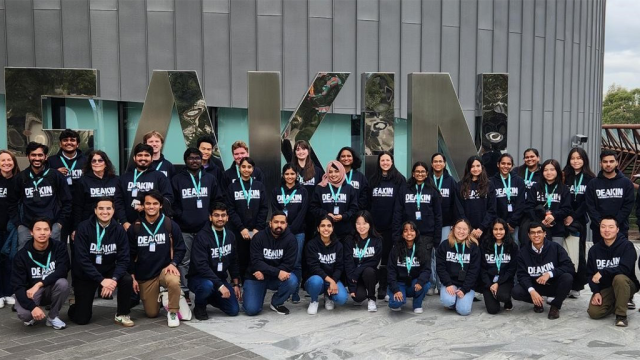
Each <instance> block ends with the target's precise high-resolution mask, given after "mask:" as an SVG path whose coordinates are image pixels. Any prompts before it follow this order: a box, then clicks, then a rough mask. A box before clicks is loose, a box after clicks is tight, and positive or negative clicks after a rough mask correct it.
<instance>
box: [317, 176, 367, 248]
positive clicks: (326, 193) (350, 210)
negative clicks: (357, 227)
mask: <svg viewBox="0 0 640 360" xmlns="http://www.w3.org/2000/svg"><path fill="white" fill-rule="evenodd" d="M329 186H333V185H331V184H330V183H328V184H327V186H324V187H323V186H316V190H315V193H313V197H312V198H311V205H310V206H309V211H311V214H312V215H313V216H314V217H315V218H316V219H320V218H322V217H324V216H326V215H327V214H333V208H334V206H335V205H334V204H337V206H338V208H339V211H340V212H339V214H340V215H342V220H341V221H339V222H337V223H334V224H333V225H334V232H335V233H336V235H337V236H338V237H339V238H342V237H343V236H345V235H347V234H348V233H349V232H351V230H352V229H353V226H351V223H352V221H351V220H352V217H353V216H354V215H355V214H356V213H357V212H358V194H357V192H356V190H355V189H354V188H353V187H351V185H347V184H343V185H342V188H341V189H340V195H338V200H337V202H336V203H334V202H333V197H332V196H331V190H330V189H329ZM337 190H338V189H337V188H336V187H334V188H333V191H334V193H336V192H337Z"/></svg>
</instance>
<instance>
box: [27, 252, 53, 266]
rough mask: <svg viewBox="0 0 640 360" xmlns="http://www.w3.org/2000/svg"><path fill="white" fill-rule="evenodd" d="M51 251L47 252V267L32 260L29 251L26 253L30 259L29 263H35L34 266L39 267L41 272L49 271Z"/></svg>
mask: <svg viewBox="0 0 640 360" xmlns="http://www.w3.org/2000/svg"><path fill="white" fill-rule="evenodd" d="M52 252H53V251H49V256H47V265H42V263H40V262H37V261H35V260H34V259H33V255H31V251H27V254H29V257H30V258H31V261H33V262H34V263H36V265H38V266H40V267H41V268H42V270H45V271H46V270H48V269H49V264H51V253H52Z"/></svg>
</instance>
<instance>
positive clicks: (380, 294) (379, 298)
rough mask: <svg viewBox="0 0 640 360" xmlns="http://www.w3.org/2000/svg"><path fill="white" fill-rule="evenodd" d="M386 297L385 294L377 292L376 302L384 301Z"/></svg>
mask: <svg viewBox="0 0 640 360" xmlns="http://www.w3.org/2000/svg"><path fill="white" fill-rule="evenodd" d="M386 296H387V294H386V293H383V292H379V293H378V300H382V299H384V298H385V297H386Z"/></svg>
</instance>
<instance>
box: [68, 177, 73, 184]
mask: <svg viewBox="0 0 640 360" xmlns="http://www.w3.org/2000/svg"><path fill="white" fill-rule="evenodd" d="M67 184H69V185H73V179H72V178H71V176H67Z"/></svg>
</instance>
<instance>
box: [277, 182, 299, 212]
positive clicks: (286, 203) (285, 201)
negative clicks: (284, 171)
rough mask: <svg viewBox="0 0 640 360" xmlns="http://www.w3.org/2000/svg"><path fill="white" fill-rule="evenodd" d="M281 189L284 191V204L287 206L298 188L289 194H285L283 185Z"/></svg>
mask: <svg viewBox="0 0 640 360" xmlns="http://www.w3.org/2000/svg"><path fill="white" fill-rule="evenodd" d="M280 190H281V191H282V205H283V206H284V207H285V208H286V207H287V205H289V203H290V202H291V199H293V195H295V194H296V191H298V190H293V192H292V193H291V195H289V196H285V194H284V188H283V187H281V188H280Z"/></svg>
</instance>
